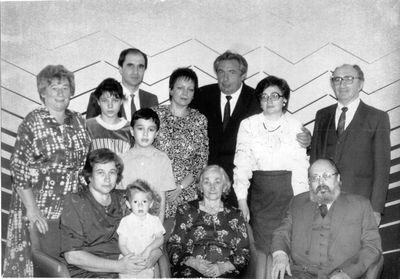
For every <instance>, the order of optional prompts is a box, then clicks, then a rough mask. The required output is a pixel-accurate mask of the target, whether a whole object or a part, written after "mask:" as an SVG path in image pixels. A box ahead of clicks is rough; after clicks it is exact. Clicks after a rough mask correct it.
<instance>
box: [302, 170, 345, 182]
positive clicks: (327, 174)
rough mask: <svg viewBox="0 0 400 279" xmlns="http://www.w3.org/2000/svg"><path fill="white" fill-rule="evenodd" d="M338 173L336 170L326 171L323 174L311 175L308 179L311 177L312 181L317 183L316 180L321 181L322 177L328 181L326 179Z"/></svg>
mask: <svg viewBox="0 0 400 279" xmlns="http://www.w3.org/2000/svg"><path fill="white" fill-rule="evenodd" d="M337 174H338V173H337V172H335V173H327V172H324V173H323V174H322V175H318V174H316V175H313V176H310V177H309V178H308V179H309V181H310V182H312V183H315V182H319V181H321V179H323V180H324V181H326V180H328V179H330V178H331V177H333V176H334V175H337Z"/></svg>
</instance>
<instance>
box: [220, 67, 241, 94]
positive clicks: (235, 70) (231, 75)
mask: <svg viewBox="0 0 400 279" xmlns="http://www.w3.org/2000/svg"><path fill="white" fill-rule="evenodd" d="M216 71H217V79H218V85H219V89H220V90H221V92H222V93H224V94H227V95H230V94H233V93H235V92H236V91H237V90H238V89H239V88H240V86H241V85H242V81H243V80H244V78H245V74H243V73H242V72H241V70H240V64H239V62H238V61H237V60H223V61H221V62H220V63H219V65H218V67H217V69H216Z"/></svg>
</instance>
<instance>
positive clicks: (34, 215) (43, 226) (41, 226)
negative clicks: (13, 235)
mask: <svg viewBox="0 0 400 279" xmlns="http://www.w3.org/2000/svg"><path fill="white" fill-rule="evenodd" d="M26 217H28V220H29V222H30V226H31V227H33V226H36V227H37V229H38V231H39V232H40V233H42V234H45V233H46V232H47V231H48V230H49V225H48V224H47V220H46V218H44V217H43V215H42V213H41V212H40V210H39V209H37V208H36V209H27V211H26Z"/></svg>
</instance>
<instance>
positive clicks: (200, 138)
mask: <svg viewBox="0 0 400 279" xmlns="http://www.w3.org/2000/svg"><path fill="white" fill-rule="evenodd" d="M153 109H154V111H155V112H157V114H158V116H159V118H160V122H161V125H160V130H159V132H158V135H157V138H156V139H155V141H154V146H155V147H156V148H157V149H159V150H162V151H164V152H165V153H167V155H168V157H169V158H170V160H171V161H172V170H173V173H174V176H175V183H176V185H180V184H181V182H182V180H183V179H184V178H185V177H186V176H187V175H189V174H192V175H193V177H194V178H195V180H196V178H197V176H198V175H199V173H200V171H201V170H202V169H203V168H204V167H205V166H206V165H207V160H208V136H207V118H206V117H205V116H204V115H202V114H201V113H200V112H198V111H197V110H195V109H192V108H187V109H188V112H189V113H188V114H187V116H185V117H175V116H174V115H172V113H171V111H170V107H169V106H158V107H156V108H153ZM195 199H197V188H196V183H195V182H193V183H192V184H191V185H189V187H186V188H184V189H183V191H182V192H181V194H180V195H179V196H178V198H177V199H176V200H175V201H167V206H166V210H165V217H166V218H171V217H174V216H175V212H176V208H177V206H178V205H181V204H183V203H185V202H188V201H192V200H195Z"/></svg>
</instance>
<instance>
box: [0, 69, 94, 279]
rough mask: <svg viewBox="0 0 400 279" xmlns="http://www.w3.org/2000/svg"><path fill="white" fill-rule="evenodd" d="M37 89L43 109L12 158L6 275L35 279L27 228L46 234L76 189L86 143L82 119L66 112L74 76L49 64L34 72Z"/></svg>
mask: <svg viewBox="0 0 400 279" xmlns="http://www.w3.org/2000/svg"><path fill="white" fill-rule="evenodd" d="M37 87H38V91H39V95H40V99H41V100H42V102H43V104H44V105H43V106H42V107H40V108H37V109H35V110H33V111H32V112H30V113H29V114H28V115H27V116H26V117H25V119H24V120H23V121H22V123H21V125H20V126H19V128H18V133H17V139H16V142H15V149H14V153H13V155H12V156H11V175H12V177H13V184H12V190H13V192H12V197H11V205H10V216H9V222H8V233H7V245H6V251H5V256H4V258H5V260H4V274H3V275H4V276H5V277H32V276H33V264H32V259H31V250H30V246H31V241H30V237H29V229H30V228H31V229H32V228H33V227H34V226H35V227H36V228H35V229H38V230H39V232H41V233H42V234H45V233H46V232H47V231H48V229H49V226H48V223H47V220H56V219H58V218H59V217H60V214H61V211H62V209H63V206H64V197H65V195H66V194H67V193H69V192H75V191H77V187H78V180H79V179H78V175H79V173H80V171H81V170H82V168H83V165H84V161H85V157H86V154H87V152H88V148H89V143H90V140H89V136H88V134H87V132H86V129H85V125H84V120H83V118H82V117H81V116H80V115H79V114H78V113H76V112H73V111H70V110H68V109H67V107H68V105H69V101H70V98H71V96H73V95H74V92H75V81H74V75H73V73H72V72H70V71H68V70H67V69H66V68H65V67H64V66H62V65H56V66H54V65H48V66H46V67H45V68H44V69H43V70H42V71H41V72H40V73H39V74H38V76H37Z"/></svg>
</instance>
